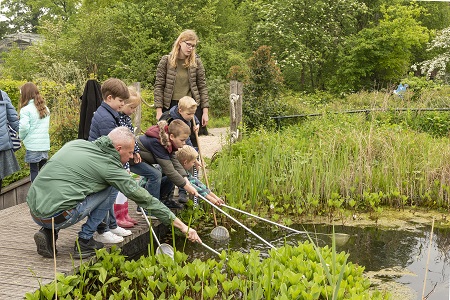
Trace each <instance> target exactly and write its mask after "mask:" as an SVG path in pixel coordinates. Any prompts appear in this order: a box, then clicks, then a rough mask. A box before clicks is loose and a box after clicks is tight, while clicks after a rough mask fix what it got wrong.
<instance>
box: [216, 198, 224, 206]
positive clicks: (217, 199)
mask: <svg viewBox="0 0 450 300" xmlns="http://www.w3.org/2000/svg"><path fill="white" fill-rule="evenodd" d="M214 204H215V205H217V206H221V205H222V204H225V201H223V200H222V199H220V198H216V199H214Z"/></svg>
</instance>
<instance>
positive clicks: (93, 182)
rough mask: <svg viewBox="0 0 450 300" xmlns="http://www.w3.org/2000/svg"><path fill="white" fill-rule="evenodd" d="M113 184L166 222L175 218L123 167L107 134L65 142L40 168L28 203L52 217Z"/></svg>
mask: <svg viewBox="0 0 450 300" xmlns="http://www.w3.org/2000/svg"><path fill="white" fill-rule="evenodd" d="M109 186H113V187H115V188H116V189H118V190H119V191H121V192H122V193H123V194H124V195H125V196H127V197H128V198H129V199H131V200H133V201H134V202H136V203H137V204H138V205H139V206H142V207H143V208H146V209H148V210H150V211H151V214H152V215H153V216H155V217H157V218H158V219H159V220H160V221H161V222H163V223H164V224H165V225H169V224H171V222H172V221H173V220H174V219H175V215H174V214H173V213H172V212H171V211H170V210H169V209H168V208H167V207H166V206H165V205H164V204H162V203H161V202H160V201H159V200H158V199H157V198H154V197H153V196H151V195H150V194H149V193H148V192H147V190H145V189H144V188H142V187H139V185H138V183H137V182H136V180H134V179H133V178H132V177H131V176H130V174H128V172H127V171H126V170H125V169H124V168H123V166H122V163H121V162H120V155H119V152H117V150H116V149H115V148H114V146H113V144H112V142H111V139H110V138H109V137H107V136H102V137H100V138H98V139H97V140H95V141H93V142H88V141H85V140H75V141H71V142H69V143H67V144H65V145H64V146H63V147H62V148H61V149H60V150H59V151H58V152H57V153H55V155H53V157H52V158H51V159H50V160H49V161H48V162H47V163H46V164H45V166H44V167H43V168H42V169H41V170H40V172H39V174H38V176H37V177H36V179H35V180H34V181H33V183H32V184H31V187H30V189H29V191H28V195H27V202H28V206H29V208H30V210H31V213H32V214H33V215H35V216H37V217H40V218H48V217H50V216H52V215H54V214H56V213H59V212H62V211H64V210H68V209H72V208H74V207H75V206H77V204H78V203H80V202H82V201H84V199H85V198H86V196H88V195H90V194H92V193H97V192H100V191H102V190H104V189H106V188H107V187H109Z"/></svg>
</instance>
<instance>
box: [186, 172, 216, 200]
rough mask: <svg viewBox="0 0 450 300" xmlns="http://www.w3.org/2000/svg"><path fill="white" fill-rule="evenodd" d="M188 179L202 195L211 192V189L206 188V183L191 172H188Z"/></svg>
mask: <svg viewBox="0 0 450 300" xmlns="http://www.w3.org/2000/svg"><path fill="white" fill-rule="evenodd" d="M188 180H189V182H190V183H191V184H192V186H193V187H194V188H195V189H196V190H197V192H198V193H199V194H200V195H202V196H203V197H206V195H208V194H209V193H211V190H210V189H208V187H207V186H206V185H204V184H203V183H202V182H201V181H200V180H198V179H197V178H195V177H194V176H192V175H191V174H188Z"/></svg>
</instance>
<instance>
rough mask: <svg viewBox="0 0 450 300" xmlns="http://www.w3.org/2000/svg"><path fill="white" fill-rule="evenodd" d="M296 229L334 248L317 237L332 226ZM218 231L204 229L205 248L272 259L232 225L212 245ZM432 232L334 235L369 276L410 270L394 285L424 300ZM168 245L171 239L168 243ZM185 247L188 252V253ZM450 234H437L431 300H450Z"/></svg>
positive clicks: (278, 241)
mask: <svg viewBox="0 0 450 300" xmlns="http://www.w3.org/2000/svg"><path fill="white" fill-rule="evenodd" d="M292 227H293V228H295V229H297V230H301V231H303V230H307V231H310V232H311V234H310V236H311V237H312V238H313V240H314V241H315V243H317V244H319V245H320V246H324V245H330V246H331V237H329V236H326V235H314V232H318V233H325V234H331V233H332V227H331V226H326V225H305V226H301V225H293V226H292ZM213 228H214V227H205V228H203V229H200V230H199V234H200V236H201V238H202V240H203V242H204V243H206V244H207V245H208V246H210V247H212V248H213V249H215V250H216V251H218V252H221V251H222V250H225V251H229V250H233V251H241V252H245V253H247V252H249V249H255V250H259V251H260V252H261V256H262V257H267V255H268V254H267V252H268V250H269V246H267V245H266V244H265V243H263V242H261V241H260V240H259V239H257V238H256V237H254V236H253V235H251V234H250V233H248V232H247V231H245V230H244V229H242V228H240V227H236V226H233V230H230V228H229V227H227V228H228V229H229V230H230V239H229V240H228V241H226V242H218V241H215V240H213V239H212V238H211V237H210V236H209V233H210V232H211V230H212V229H213ZM250 228H251V229H252V230H253V231H254V232H255V233H256V234H258V235H260V236H261V237H262V238H264V239H265V240H266V241H268V242H269V243H271V244H273V245H274V246H275V247H281V246H283V245H285V244H290V245H296V244H297V243H298V242H299V241H306V240H308V236H307V235H306V234H295V233H294V234H293V233H291V232H288V231H286V230H280V229H277V228H275V229H274V228H273V226H266V224H263V223H258V224H257V226H253V227H250ZM430 231H431V228H430V227H417V229H416V230H414V231H405V230H402V231H400V230H381V229H379V228H375V227H366V228H358V227H347V226H335V232H340V233H347V234H349V235H350V238H349V240H348V241H347V242H346V243H345V244H343V245H339V246H337V251H339V252H340V251H346V252H348V253H349V254H350V257H349V261H352V262H353V263H356V264H359V265H362V266H364V267H365V270H366V271H379V270H382V269H386V268H392V267H402V268H407V269H408V270H409V271H411V272H412V273H414V274H415V275H414V276H413V275H411V274H406V275H402V276H400V277H398V278H396V279H395V280H396V281H398V282H401V283H404V284H407V285H408V286H409V287H410V288H412V289H414V290H415V291H416V295H417V299H420V298H421V295H422V289H423V280H424V278H425V268H426V265H427V257H428V245H429V239H430ZM169 243H171V242H170V240H169ZM183 246H185V247H186V248H185V249H183ZM176 247H177V249H178V250H182V251H184V252H185V253H186V254H188V255H189V259H190V260H193V259H195V258H198V259H202V260H205V259H208V258H215V257H216V254H214V253H213V252H211V251H208V250H207V249H205V248H204V247H202V246H201V245H196V244H193V243H184V239H181V238H180V239H179V240H177V241H176ZM449 258H450V230H448V229H436V228H435V229H434V234H433V243H432V249H431V252H430V261H429V264H428V270H429V271H428V274H427V283H426V292H425V295H427V294H428V293H429V292H430V291H432V292H431V294H430V295H429V297H428V298H427V299H429V300H442V299H449V277H450V268H449V266H450V260H449Z"/></svg>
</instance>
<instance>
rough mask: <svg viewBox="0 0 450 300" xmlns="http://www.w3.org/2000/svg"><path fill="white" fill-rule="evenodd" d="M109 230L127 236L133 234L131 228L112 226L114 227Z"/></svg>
mask: <svg viewBox="0 0 450 300" xmlns="http://www.w3.org/2000/svg"><path fill="white" fill-rule="evenodd" d="M109 231H110V232H112V233H114V234H115V235H118V236H129V235H131V234H133V233H132V232H131V230H127V229H124V228H122V227H120V226H117V228H114V229H110V230H109Z"/></svg>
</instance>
